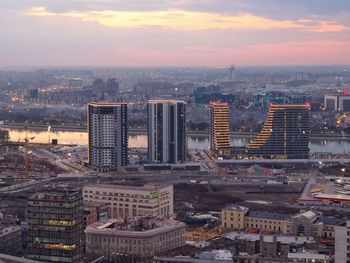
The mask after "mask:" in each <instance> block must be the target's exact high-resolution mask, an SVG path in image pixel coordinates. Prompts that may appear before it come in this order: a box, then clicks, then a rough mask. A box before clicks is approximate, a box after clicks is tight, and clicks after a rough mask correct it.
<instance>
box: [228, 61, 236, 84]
mask: <svg viewBox="0 0 350 263" xmlns="http://www.w3.org/2000/svg"><path fill="white" fill-rule="evenodd" d="M235 70H236V67H235V65H231V66H230V67H229V68H228V72H229V80H230V81H234V80H235V77H236V75H235V73H236V72H235Z"/></svg>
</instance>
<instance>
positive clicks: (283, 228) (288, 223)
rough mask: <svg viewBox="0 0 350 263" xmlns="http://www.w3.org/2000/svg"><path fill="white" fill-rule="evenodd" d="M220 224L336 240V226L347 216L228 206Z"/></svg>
mask: <svg viewBox="0 0 350 263" xmlns="http://www.w3.org/2000/svg"><path fill="white" fill-rule="evenodd" d="M221 216H222V218H221V220H222V221H221V226H222V227H223V228H224V229H230V230H241V231H247V232H260V233H265V234H267V233H281V234H284V235H295V236H315V237H319V238H323V239H334V235H335V227H336V226H340V225H343V224H344V223H345V219H344V218H342V217H338V216H322V214H321V213H318V212H314V211H301V212H300V213H298V214H295V215H291V214H282V213H276V212H268V211H251V210H249V209H248V208H246V207H242V206H238V205H228V206H226V207H225V208H223V209H222V215H221Z"/></svg>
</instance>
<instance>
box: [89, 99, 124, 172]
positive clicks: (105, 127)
mask: <svg viewBox="0 0 350 263" xmlns="http://www.w3.org/2000/svg"><path fill="white" fill-rule="evenodd" d="M127 115H128V106H127V103H105V102H92V103H89V104H88V113H87V116H88V132H89V164H90V165H91V166H92V167H93V168H94V169H95V170H97V171H101V172H108V171H121V169H122V167H123V166H125V165H127V164H128V116H127Z"/></svg>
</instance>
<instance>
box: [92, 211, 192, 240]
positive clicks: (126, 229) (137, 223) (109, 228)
mask: <svg viewBox="0 0 350 263" xmlns="http://www.w3.org/2000/svg"><path fill="white" fill-rule="evenodd" d="M177 227H178V228H185V227H186V225H185V223H182V222H179V221H176V220H171V219H164V218H159V217H152V216H146V217H134V218H129V219H128V220H127V221H126V222H125V220H124V219H122V218H117V219H110V220H106V221H99V222H96V223H93V224H91V225H89V226H87V228H86V230H85V233H88V234H103V235H124V234H125V235H145V236H146V235H148V234H157V233H158V232H168V231H170V230H172V229H175V228H177Z"/></svg>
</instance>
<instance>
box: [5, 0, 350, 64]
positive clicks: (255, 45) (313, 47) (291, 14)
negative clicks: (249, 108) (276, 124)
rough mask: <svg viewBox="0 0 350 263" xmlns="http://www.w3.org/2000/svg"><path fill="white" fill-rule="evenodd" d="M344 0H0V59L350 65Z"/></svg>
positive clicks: (348, 6) (349, 25)
mask: <svg viewBox="0 0 350 263" xmlns="http://www.w3.org/2000/svg"><path fill="white" fill-rule="evenodd" d="M347 10H350V3H349V2H347V1H345V0H337V1H332V2H329V1H324V0H322V1H314V0H313V1H308V2H305V1H283V3H281V2H278V1H275V0H264V1H256V0H249V1H240V0H237V1H227V0H222V1H213V0H209V1H205V2H202V3H200V4H198V3H196V1H194V0H186V1H185V0H182V1H157V0H153V1H123V2H122V1H108V0H104V1H80V0H73V1H60V2H59V3H57V2H54V1H16V2H15V3H14V2H13V1H4V3H3V4H2V6H1V7H0V14H1V18H0V19H1V20H0V21H1V26H0V33H1V34H2V36H3V39H4V40H5V41H2V43H0V50H1V51H0V55H1V57H2V62H1V64H0V66H2V67H6V66H19V67H21V66H83V65H86V66H205V65H207V66H215V67H223V66H228V65H230V64H232V63H234V64H238V65H284V64H285V65H296V64H300V65H306V64H316V65H318V64H319V65H321V64H350V45H349V43H350V37H349V36H350V34H349V31H350V19H349V17H350V16H349V12H350V11H347Z"/></svg>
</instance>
